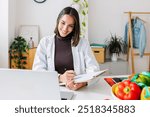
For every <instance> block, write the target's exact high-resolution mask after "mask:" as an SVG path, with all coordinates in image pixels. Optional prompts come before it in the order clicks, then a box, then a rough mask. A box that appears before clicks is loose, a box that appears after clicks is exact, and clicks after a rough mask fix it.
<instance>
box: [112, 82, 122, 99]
mask: <svg viewBox="0 0 150 117" xmlns="http://www.w3.org/2000/svg"><path fill="white" fill-rule="evenodd" d="M117 85H118V83H116V84H114V85H113V86H112V87H111V95H112V97H113V99H114V100H121V99H119V98H118V97H117V96H116V95H115V88H116V87H117Z"/></svg>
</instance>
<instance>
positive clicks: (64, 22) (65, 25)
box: [58, 15, 75, 37]
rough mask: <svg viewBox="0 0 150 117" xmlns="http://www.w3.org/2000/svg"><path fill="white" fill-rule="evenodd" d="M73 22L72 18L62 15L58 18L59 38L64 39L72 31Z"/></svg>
mask: <svg viewBox="0 0 150 117" xmlns="http://www.w3.org/2000/svg"><path fill="white" fill-rule="evenodd" d="M74 24H75V21H74V19H73V17H72V16H70V15H64V16H62V17H61V18H60V20H59V23H58V31H59V34H60V36H61V37H66V36H67V35H69V34H70V33H71V32H72V31H73V29H74Z"/></svg>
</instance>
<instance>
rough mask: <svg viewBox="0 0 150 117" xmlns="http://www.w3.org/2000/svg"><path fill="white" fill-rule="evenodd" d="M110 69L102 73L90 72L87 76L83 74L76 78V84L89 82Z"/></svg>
mask: <svg viewBox="0 0 150 117" xmlns="http://www.w3.org/2000/svg"><path fill="white" fill-rule="evenodd" d="M107 70H108V69H105V70H102V71H97V72H90V73H86V74H81V75H77V76H75V77H74V82H75V83H81V82H87V81H89V80H91V79H93V78H96V77H98V76H99V75H101V74H103V73H105V72H106V71H107Z"/></svg>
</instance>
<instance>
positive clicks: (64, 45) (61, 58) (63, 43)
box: [55, 35, 74, 74]
mask: <svg viewBox="0 0 150 117" xmlns="http://www.w3.org/2000/svg"><path fill="white" fill-rule="evenodd" d="M71 38H72V36H70V35H68V36H67V37H60V36H55V70H56V71H57V72H58V73H60V74H63V73H64V72H65V71H66V70H74V66H73V56H72V49H71Z"/></svg>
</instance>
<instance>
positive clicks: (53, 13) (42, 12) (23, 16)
mask: <svg viewBox="0 0 150 117" xmlns="http://www.w3.org/2000/svg"><path fill="white" fill-rule="evenodd" d="M16 1H17V11H16V14H17V17H16V35H18V27H19V26H20V25H39V28H40V38H41V37H43V36H46V35H51V34H53V32H54V28H55V24H56V18H57V16H58V14H59V12H60V11H61V10H62V9H63V8H64V7H66V6H69V5H71V3H72V0H47V1H46V2H45V3H42V4H38V3H36V2H34V1H33V0H16Z"/></svg>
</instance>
